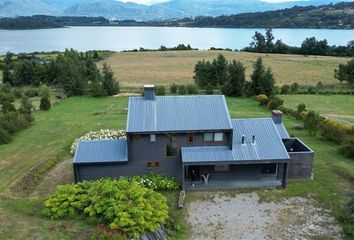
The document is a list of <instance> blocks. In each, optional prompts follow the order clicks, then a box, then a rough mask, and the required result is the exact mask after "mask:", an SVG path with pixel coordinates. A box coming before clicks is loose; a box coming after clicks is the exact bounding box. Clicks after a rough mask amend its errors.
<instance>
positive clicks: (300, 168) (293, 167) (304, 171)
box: [288, 152, 314, 179]
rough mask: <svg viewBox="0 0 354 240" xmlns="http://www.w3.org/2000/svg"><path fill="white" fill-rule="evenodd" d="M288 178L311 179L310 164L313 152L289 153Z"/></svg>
mask: <svg viewBox="0 0 354 240" xmlns="http://www.w3.org/2000/svg"><path fill="white" fill-rule="evenodd" d="M289 155H290V161H289V169H288V178H289V179H311V176H312V164H313V159H314V153H313V152H297V153H294V152H293V153H291V152H290V153H289Z"/></svg>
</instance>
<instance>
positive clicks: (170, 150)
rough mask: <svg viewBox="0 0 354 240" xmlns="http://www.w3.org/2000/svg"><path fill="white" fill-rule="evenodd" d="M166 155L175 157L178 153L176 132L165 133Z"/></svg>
mask: <svg viewBox="0 0 354 240" xmlns="http://www.w3.org/2000/svg"><path fill="white" fill-rule="evenodd" d="M166 138H167V144H166V155H167V157H175V156H177V155H178V144H177V134H167V135H166Z"/></svg>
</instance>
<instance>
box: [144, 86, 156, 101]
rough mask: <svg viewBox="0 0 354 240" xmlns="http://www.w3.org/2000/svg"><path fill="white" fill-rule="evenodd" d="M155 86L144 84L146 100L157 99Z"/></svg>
mask: <svg viewBox="0 0 354 240" xmlns="http://www.w3.org/2000/svg"><path fill="white" fill-rule="evenodd" d="M154 89H155V86H154V85H152V84H151V85H144V100H154V99H155V91H154Z"/></svg>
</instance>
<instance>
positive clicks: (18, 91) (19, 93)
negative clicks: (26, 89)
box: [12, 88, 22, 99]
mask: <svg viewBox="0 0 354 240" xmlns="http://www.w3.org/2000/svg"><path fill="white" fill-rule="evenodd" d="M12 93H13V95H14V96H15V98H17V99H19V98H21V97H22V91H21V89H19V88H13V89H12Z"/></svg>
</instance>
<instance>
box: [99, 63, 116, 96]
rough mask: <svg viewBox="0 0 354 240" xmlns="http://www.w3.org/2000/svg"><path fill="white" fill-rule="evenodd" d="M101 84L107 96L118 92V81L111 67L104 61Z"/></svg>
mask: <svg viewBox="0 0 354 240" xmlns="http://www.w3.org/2000/svg"><path fill="white" fill-rule="evenodd" d="M102 73H103V79H102V86H103V89H104V90H105V91H106V92H107V94H108V95H109V96H112V95H115V94H117V93H119V82H118V81H117V79H116V78H115V76H114V73H113V71H112V68H111V67H110V66H109V65H108V64H107V63H106V62H105V63H103V69H102Z"/></svg>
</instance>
